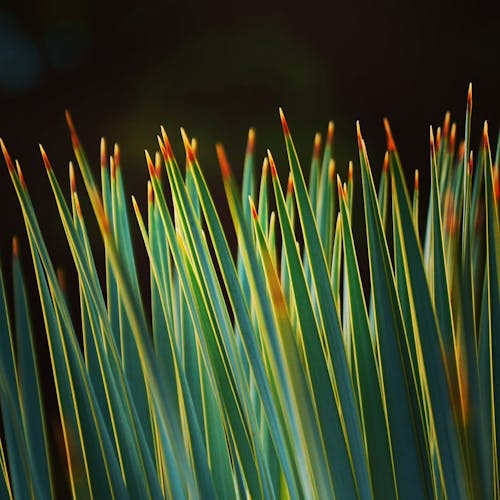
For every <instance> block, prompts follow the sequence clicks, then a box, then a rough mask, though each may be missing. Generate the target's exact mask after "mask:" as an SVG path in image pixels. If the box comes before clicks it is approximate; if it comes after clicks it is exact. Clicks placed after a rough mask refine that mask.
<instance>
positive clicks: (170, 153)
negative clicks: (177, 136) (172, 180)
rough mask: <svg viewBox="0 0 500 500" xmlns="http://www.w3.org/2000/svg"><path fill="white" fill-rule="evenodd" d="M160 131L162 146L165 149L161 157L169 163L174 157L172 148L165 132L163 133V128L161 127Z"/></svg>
mask: <svg viewBox="0 0 500 500" xmlns="http://www.w3.org/2000/svg"><path fill="white" fill-rule="evenodd" d="M160 130H161V137H162V139H163V145H164V147H165V153H163V155H164V156H165V159H166V160H167V161H169V160H171V159H172V158H173V157H174V151H173V149H172V146H171V144H170V139H169V138H168V135H167V132H166V131H165V127H164V126H163V125H162V126H161V127H160ZM181 134H182V132H181ZM160 146H161V145H160Z"/></svg>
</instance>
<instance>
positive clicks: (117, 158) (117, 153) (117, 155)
mask: <svg viewBox="0 0 500 500" xmlns="http://www.w3.org/2000/svg"><path fill="white" fill-rule="evenodd" d="M113 158H114V160H115V168H120V167H121V154H120V146H119V145H118V144H117V143H116V142H115V147H114V150H113Z"/></svg>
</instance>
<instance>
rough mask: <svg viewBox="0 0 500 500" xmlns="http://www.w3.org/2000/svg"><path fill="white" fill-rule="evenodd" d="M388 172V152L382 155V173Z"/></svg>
mask: <svg viewBox="0 0 500 500" xmlns="http://www.w3.org/2000/svg"><path fill="white" fill-rule="evenodd" d="M388 170H389V151H386V152H385V154H384V163H383V165H382V171H383V172H387V171H388Z"/></svg>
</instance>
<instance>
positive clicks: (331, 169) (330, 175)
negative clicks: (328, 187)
mask: <svg viewBox="0 0 500 500" xmlns="http://www.w3.org/2000/svg"><path fill="white" fill-rule="evenodd" d="M334 177H335V160H334V159H333V158H330V162H329V163H328V179H330V181H332V180H333V179H334Z"/></svg>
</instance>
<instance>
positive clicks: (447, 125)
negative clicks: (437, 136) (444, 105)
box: [443, 111, 451, 139]
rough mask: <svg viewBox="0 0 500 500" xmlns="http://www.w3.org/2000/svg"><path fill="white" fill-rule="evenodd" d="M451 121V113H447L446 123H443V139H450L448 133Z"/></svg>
mask: <svg viewBox="0 0 500 500" xmlns="http://www.w3.org/2000/svg"><path fill="white" fill-rule="evenodd" d="M450 120H451V113H450V112H449V111H447V112H446V114H445V115H444V121H443V137H444V138H445V139H447V138H448V133H449V132H450Z"/></svg>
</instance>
